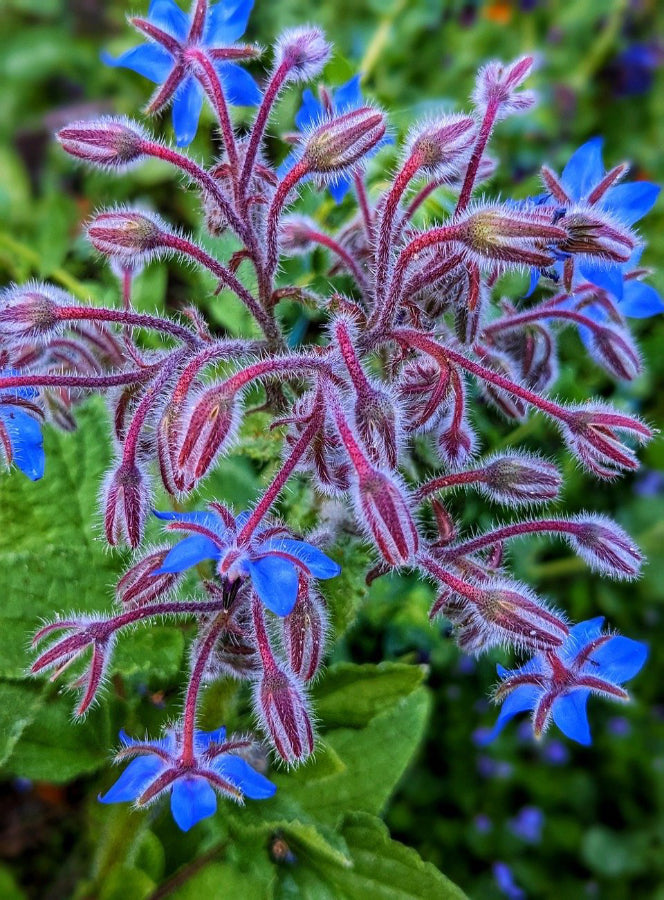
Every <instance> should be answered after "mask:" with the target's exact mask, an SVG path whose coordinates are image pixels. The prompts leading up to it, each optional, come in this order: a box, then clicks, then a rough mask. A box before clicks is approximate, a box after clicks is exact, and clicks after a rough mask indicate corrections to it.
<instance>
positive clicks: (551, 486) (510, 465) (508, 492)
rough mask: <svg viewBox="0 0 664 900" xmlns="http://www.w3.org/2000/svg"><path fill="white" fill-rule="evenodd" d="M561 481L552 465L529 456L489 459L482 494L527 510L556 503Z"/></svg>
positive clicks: (522, 454) (536, 457) (502, 456)
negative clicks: (534, 506) (551, 502)
mask: <svg viewBox="0 0 664 900" xmlns="http://www.w3.org/2000/svg"><path fill="white" fill-rule="evenodd" d="M561 484H562V478H561V475H560V472H559V471H558V469H557V468H556V467H555V466H554V465H552V464H551V463H549V462H546V461H545V460H543V459H540V458H539V457H538V456H532V455H530V454H526V453H520V454H518V455H517V454H512V453H510V454H505V455H499V456H494V457H489V459H487V460H486V461H485V463H484V466H483V478H482V481H481V482H480V483H479V485H478V486H479V488H480V490H481V491H482V492H483V493H484V494H486V495H487V496H488V497H490V498H491V499H492V500H495V501H496V502H498V503H506V504H508V505H510V506H512V505H514V506H524V505H527V504H529V503H545V502H546V501H547V500H555V498H556V497H557V496H558V494H559V492H560V487H561Z"/></svg>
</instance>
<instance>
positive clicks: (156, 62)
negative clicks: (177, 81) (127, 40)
mask: <svg viewBox="0 0 664 900" xmlns="http://www.w3.org/2000/svg"><path fill="white" fill-rule="evenodd" d="M101 58H102V62H105V63H106V65H107V66H115V67H118V66H120V67H122V68H124V69H131V70H132V71H133V72H138V74H139V75H142V76H143V77H144V78H149V79H150V81H154V82H155V84H161V83H162V81H166V78H167V77H168V74H169V72H170V71H171V69H172V68H173V57H172V56H171V54H170V53H167V52H166V50H164V49H163V47H158V46H157V45H156V44H141V45H140V47H134V48H133V49H132V50H127V52H126V53H123V54H122V56H118V58H117V59H113V57H112V56H110V55H109V54H108V53H102V55H101Z"/></svg>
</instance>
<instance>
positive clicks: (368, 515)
mask: <svg viewBox="0 0 664 900" xmlns="http://www.w3.org/2000/svg"><path fill="white" fill-rule="evenodd" d="M355 505H356V507H357V511H358V513H359V514H360V516H361V517H362V520H363V522H364V524H365V527H366V530H367V533H368V534H369V535H370V536H371V538H372V539H373V541H374V542H375V544H376V546H377V547H378V549H379V550H380V552H381V553H382V555H383V558H384V559H385V561H386V562H387V563H389V564H390V565H391V566H405V565H408V564H409V563H411V562H412V561H413V559H414V557H415V554H416V553H417V550H418V547H419V535H418V533H417V528H416V526H415V522H414V521H413V517H412V514H411V512H410V509H409V506H408V501H407V499H406V495H405V491H404V490H403V489H402V487H401V486H400V485H399V483H398V482H397V481H396V480H394V479H393V478H391V477H390V476H389V475H386V474H384V473H383V472H380V471H379V470H378V469H372V470H370V471H368V472H365V473H364V472H363V473H360V475H359V480H358V484H357V489H356V498H355Z"/></svg>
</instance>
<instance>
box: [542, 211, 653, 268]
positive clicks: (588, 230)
mask: <svg viewBox="0 0 664 900" xmlns="http://www.w3.org/2000/svg"><path fill="white" fill-rule="evenodd" d="M558 225H559V226H560V228H564V229H565V232H566V237H565V239H564V240H562V241H560V242H559V244H558V247H559V249H560V250H562V251H563V252H564V253H584V254H588V255H589V256H593V257H596V258H599V259H604V260H607V261H609V262H627V260H628V259H629V258H630V256H631V255H632V252H633V250H634V248H635V247H636V239H635V238H634V236H633V234H632V232H631V231H630V230H629V229H628V228H625V227H624V226H622V225H620V224H619V223H617V222H614V221H613V220H612V219H611V218H610V217H609V216H608V215H606V214H605V213H603V212H602V211H601V210H597V209H596V207H592V208H589V209H585V208H576V209H570V210H569V211H568V212H567V213H566V214H565V215H564V216H563V218H562V219H560V220H559V222H558Z"/></svg>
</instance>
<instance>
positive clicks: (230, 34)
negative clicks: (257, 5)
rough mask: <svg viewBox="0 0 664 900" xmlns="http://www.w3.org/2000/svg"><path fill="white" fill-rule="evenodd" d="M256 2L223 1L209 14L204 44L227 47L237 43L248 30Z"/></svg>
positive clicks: (240, 0) (244, 0) (246, 0)
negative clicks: (248, 23)
mask: <svg viewBox="0 0 664 900" xmlns="http://www.w3.org/2000/svg"><path fill="white" fill-rule="evenodd" d="M253 5H254V0H233V2H231V0H221V2H220V3H215V5H214V6H212V7H211V8H210V11H209V12H208V18H207V22H206V23H205V35H204V38H203V40H204V43H205V44H206V45H207V46H208V47H211V46H215V45H216V46H227V45H228V44H232V43H233V42H234V41H237V40H238V38H241V37H242V35H243V34H244V33H245V31H246V30H247V22H248V21H249V16H250V15H251V10H252V8H253Z"/></svg>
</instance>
